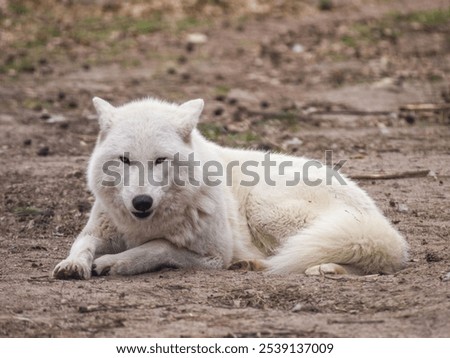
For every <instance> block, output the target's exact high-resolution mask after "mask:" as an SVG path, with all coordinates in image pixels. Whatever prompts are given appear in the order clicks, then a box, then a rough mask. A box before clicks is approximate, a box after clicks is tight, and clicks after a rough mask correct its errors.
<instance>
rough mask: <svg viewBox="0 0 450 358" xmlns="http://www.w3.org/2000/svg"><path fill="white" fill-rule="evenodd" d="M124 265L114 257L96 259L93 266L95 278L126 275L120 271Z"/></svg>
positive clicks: (107, 256)
mask: <svg viewBox="0 0 450 358" xmlns="http://www.w3.org/2000/svg"><path fill="white" fill-rule="evenodd" d="M122 266H123V265H121V263H120V261H117V260H115V258H114V255H104V256H100V257H99V258H98V259H96V260H95V261H94V263H93V265H92V275H93V276H108V275H116V274H126V273H123V272H120V271H123V270H122V269H121V267H122Z"/></svg>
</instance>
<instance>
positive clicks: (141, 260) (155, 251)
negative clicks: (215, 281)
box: [92, 239, 224, 275]
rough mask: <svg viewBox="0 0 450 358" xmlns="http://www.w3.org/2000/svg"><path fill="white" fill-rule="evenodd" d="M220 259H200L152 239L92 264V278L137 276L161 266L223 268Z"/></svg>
mask: <svg viewBox="0 0 450 358" xmlns="http://www.w3.org/2000/svg"><path fill="white" fill-rule="evenodd" d="M223 266H224V262H223V260H222V258H220V257H205V256H201V255H199V254H197V253H195V252H193V251H190V250H188V249H186V248H180V247H176V246H175V245H173V244H172V243H170V242H169V241H167V240H162V239H161V240H152V241H149V242H146V243H145V244H143V245H141V246H138V247H135V248H132V249H130V250H127V251H123V252H121V253H119V254H115V255H104V256H101V257H99V258H97V259H96V260H95V261H94V265H93V267H92V273H93V275H107V274H111V275H136V274H139V273H144V272H151V271H157V270H158V269H160V268H162V267H176V268H206V269H212V268H223Z"/></svg>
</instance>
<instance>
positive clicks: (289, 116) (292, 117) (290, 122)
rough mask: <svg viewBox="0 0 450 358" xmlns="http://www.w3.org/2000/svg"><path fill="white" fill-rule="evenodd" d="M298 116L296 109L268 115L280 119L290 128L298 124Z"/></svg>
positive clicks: (273, 118)
mask: <svg viewBox="0 0 450 358" xmlns="http://www.w3.org/2000/svg"><path fill="white" fill-rule="evenodd" d="M298 117H299V114H298V113H297V111H292V110H289V111H286V112H281V113H277V114H276V115H273V116H272V117H270V119H271V120H276V121H280V122H282V123H284V124H286V125H287V126H288V127H290V128H291V127H295V126H297V125H298Z"/></svg>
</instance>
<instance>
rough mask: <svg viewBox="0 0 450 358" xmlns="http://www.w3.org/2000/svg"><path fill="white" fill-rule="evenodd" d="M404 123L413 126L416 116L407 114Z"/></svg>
mask: <svg viewBox="0 0 450 358" xmlns="http://www.w3.org/2000/svg"><path fill="white" fill-rule="evenodd" d="M405 121H406V123H408V124H414V123H415V121H416V116H415V115H414V114H412V113H408V114H407V115H406V116H405Z"/></svg>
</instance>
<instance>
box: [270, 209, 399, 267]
mask: <svg viewBox="0 0 450 358" xmlns="http://www.w3.org/2000/svg"><path fill="white" fill-rule="evenodd" d="M407 251H408V245H407V243H406V241H405V240H404V239H403V237H402V236H401V235H400V234H399V233H398V232H397V230H396V229H394V228H393V227H392V226H391V224H390V223H389V222H388V221H387V219H385V218H384V217H383V215H382V214H381V213H379V212H377V211H373V212H371V213H361V212H359V211H356V210H355V209H350V208H349V209H347V210H346V209H345V208H344V209H343V208H335V209H333V210H330V211H328V212H327V213H322V214H321V216H319V218H317V219H316V220H315V221H313V222H312V223H311V225H310V226H309V227H307V228H305V229H304V230H302V231H301V232H299V233H298V234H296V235H293V236H291V237H289V238H288V239H287V240H286V242H285V244H284V245H283V246H281V247H280V249H279V251H278V252H277V253H276V254H275V255H274V256H272V257H270V258H269V259H268V260H267V262H266V264H267V266H268V271H269V272H272V273H277V274H278V273H279V274H282V273H290V272H299V273H303V272H305V270H306V269H308V268H309V267H312V266H315V265H319V264H325V263H335V264H341V265H349V266H350V267H352V268H355V269H356V270H357V271H359V272H362V273H364V274H371V273H393V272H395V271H398V270H399V269H401V268H402V267H403V266H404V265H405V263H406V260H407V257H408V254H407Z"/></svg>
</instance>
